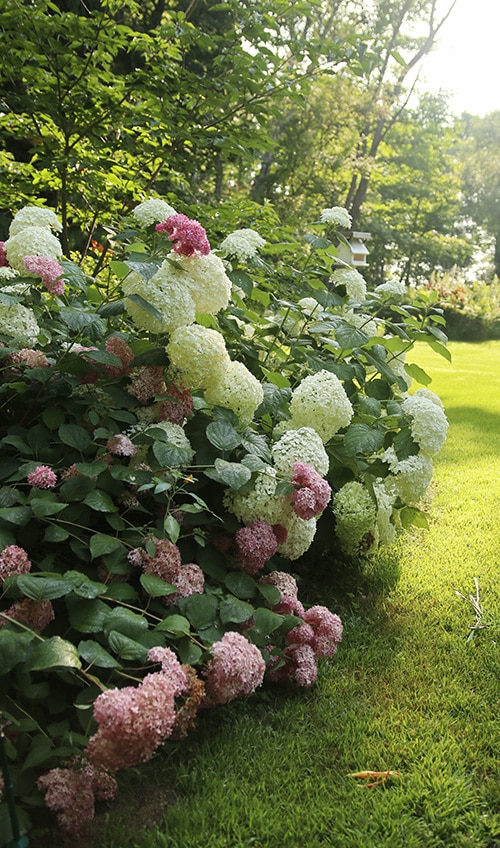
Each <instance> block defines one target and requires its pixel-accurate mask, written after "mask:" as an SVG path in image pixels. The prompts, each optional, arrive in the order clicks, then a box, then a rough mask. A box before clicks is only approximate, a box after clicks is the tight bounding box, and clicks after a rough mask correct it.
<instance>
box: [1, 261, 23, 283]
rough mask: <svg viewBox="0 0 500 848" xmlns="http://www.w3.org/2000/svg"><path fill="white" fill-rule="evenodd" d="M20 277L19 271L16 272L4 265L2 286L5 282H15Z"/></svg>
mask: <svg viewBox="0 0 500 848" xmlns="http://www.w3.org/2000/svg"><path fill="white" fill-rule="evenodd" d="M18 276H19V271H16V269H15V268H9V266H8V265H2V266H1V267H0V285H1V284H2V282H3V281H4V280H13V279H14V277H18Z"/></svg>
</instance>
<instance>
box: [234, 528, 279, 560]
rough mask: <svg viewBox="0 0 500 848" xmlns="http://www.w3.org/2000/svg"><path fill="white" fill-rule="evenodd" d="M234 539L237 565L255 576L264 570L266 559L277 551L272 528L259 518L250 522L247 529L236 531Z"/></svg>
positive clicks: (276, 542)
mask: <svg viewBox="0 0 500 848" xmlns="http://www.w3.org/2000/svg"><path fill="white" fill-rule="evenodd" d="M235 538H236V547H237V549H238V565H240V566H241V568H243V569H244V570H245V571H246V572H247V573H248V574H255V573H256V572H257V571H260V569H261V568H264V566H265V564H266V562H267V561H268V559H270V558H271V557H272V556H274V554H275V553H276V551H277V550H278V540H277V539H276V536H275V534H274V531H273V528H272V527H271V525H270V524H268V523H267V521H262V520H261V519H260V518H257V519H256V520H255V521H252V523H251V525H250V526H249V527H242V528H241V529H240V530H238V531H237V532H236V537H235Z"/></svg>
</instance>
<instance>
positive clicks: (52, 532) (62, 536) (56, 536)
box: [43, 524, 69, 542]
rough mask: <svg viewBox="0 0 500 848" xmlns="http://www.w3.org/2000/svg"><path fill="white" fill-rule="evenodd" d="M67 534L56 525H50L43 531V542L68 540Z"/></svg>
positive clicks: (62, 528)
mask: <svg viewBox="0 0 500 848" xmlns="http://www.w3.org/2000/svg"><path fill="white" fill-rule="evenodd" d="M68 536H69V533H68V531H67V530H65V529H64V527H59V526H58V525H57V524H50V525H49V526H48V527H47V529H46V530H45V534H44V537H43V539H44V541H45V542H64V541H66V539H67V538H68Z"/></svg>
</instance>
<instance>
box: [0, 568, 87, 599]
mask: <svg viewBox="0 0 500 848" xmlns="http://www.w3.org/2000/svg"><path fill="white" fill-rule="evenodd" d="M11 579H13V580H15V585H16V587H17V589H18V590H19V591H20V592H22V593H23V595H25V596H26V597H27V598H32V599H33V600H34V601H42V600H43V601H51V600H53V599H54V598H63V597H64V595H69V593H70V592H71V591H72V589H73V585H72V583H71V580H66V579H65V578H64V577H63V576H59V575H54V576H53V577H39V576H38V575H37V574H17V575H16V576H15V577H14V578H11Z"/></svg>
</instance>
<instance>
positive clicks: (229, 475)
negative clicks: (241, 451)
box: [205, 459, 252, 491]
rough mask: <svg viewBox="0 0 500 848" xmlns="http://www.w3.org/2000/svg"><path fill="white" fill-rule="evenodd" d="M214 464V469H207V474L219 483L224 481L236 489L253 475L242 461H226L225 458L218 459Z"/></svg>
mask: <svg viewBox="0 0 500 848" xmlns="http://www.w3.org/2000/svg"><path fill="white" fill-rule="evenodd" d="M214 465H215V468H214V469H207V470H206V471H205V476H206V477H210V479H211V480H215V481H216V482H218V483H224V485H226V486H229V488H230V489H233V490H234V491H238V489H241V487H242V486H244V485H245V483H248V481H249V480H250V478H251V476H252V472H251V471H250V469H249V468H247V467H246V466H245V465H242V464H241V463H240V462H226V460H225V459H216V460H215V463H214Z"/></svg>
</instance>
